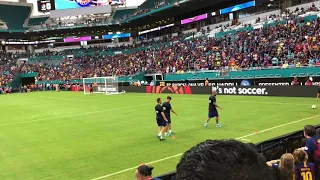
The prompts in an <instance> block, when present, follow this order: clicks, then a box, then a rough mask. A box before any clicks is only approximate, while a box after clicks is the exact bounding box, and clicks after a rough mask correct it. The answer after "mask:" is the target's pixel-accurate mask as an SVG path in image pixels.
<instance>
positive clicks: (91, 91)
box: [90, 84, 93, 95]
mask: <svg viewBox="0 0 320 180" xmlns="http://www.w3.org/2000/svg"><path fill="white" fill-rule="evenodd" d="M90 94H91V95H93V87H92V84H90Z"/></svg>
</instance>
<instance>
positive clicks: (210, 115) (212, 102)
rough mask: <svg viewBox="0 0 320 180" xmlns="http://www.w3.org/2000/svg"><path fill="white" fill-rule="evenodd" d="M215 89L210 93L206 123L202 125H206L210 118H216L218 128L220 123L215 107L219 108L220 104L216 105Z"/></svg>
mask: <svg viewBox="0 0 320 180" xmlns="http://www.w3.org/2000/svg"><path fill="white" fill-rule="evenodd" d="M216 95H217V92H216V91H212V95H211V96H210V97H209V113H208V119H207V121H206V123H205V124H204V127H208V123H209V121H210V119H211V118H214V117H215V118H216V127H218V128H220V127H222V125H220V124H219V113H218V110H217V108H219V109H221V110H222V108H221V107H220V106H218V105H217V100H216Z"/></svg>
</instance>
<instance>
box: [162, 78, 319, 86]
mask: <svg viewBox="0 0 320 180" xmlns="http://www.w3.org/2000/svg"><path fill="white" fill-rule="evenodd" d="M292 80H293V78H261V79H217V80H209V84H208V86H290V85H291V83H292ZM298 80H299V85H305V82H306V78H305V77H303V78H298ZM319 81H320V77H313V83H312V85H314V86H317V85H318V83H319ZM158 85H163V86H192V87H195V86H197V87H199V86H200V87H202V86H205V80H186V81H160V82H159V84H158Z"/></svg>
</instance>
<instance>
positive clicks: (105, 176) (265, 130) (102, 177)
mask: <svg viewBox="0 0 320 180" xmlns="http://www.w3.org/2000/svg"><path fill="white" fill-rule="evenodd" d="M319 116H320V114H319V115H315V116H311V117H308V118H304V119H300V120H297V121H292V122H290V123H285V124H281V125H279V126H274V127H271V128H268V129H264V130H261V131H257V132H254V133H251V134H248V135H245V136H241V137H238V138H235V139H236V140H244V141H250V140H248V139H244V138H246V137H250V136H253V135H256V134H260V133H263V132H267V131H271V130H273V129H277V128H280V127H283V126H287V125H291V124H295V123H299V122H303V121H306V120H309V119H314V118H317V117H319ZM250 142H251V141H250ZM182 154H183V153H180V154H176V155H173V156H169V157H166V158H163V159H159V160H155V161H151V162H148V163H146V164H154V163H158V162H161V161H165V160H167V159H171V158H175V157H178V156H181V155H182ZM137 167H138V166H136V167H132V168H128V169H124V170H121V171H118V172H115V173H111V174H107V175H104V176H101V177H98V178H94V179H91V180H100V179H104V178H107V177H111V176H114V175H117V174H121V173H124V172H127V171H131V170H134V169H136V168H137Z"/></svg>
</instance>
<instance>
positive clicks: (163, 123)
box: [155, 98, 168, 141]
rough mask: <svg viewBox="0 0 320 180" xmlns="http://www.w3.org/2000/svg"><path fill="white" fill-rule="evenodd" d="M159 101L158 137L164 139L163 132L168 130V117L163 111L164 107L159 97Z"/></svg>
mask: <svg viewBox="0 0 320 180" xmlns="http://www.w3.org/2000/svg"><path fill="white" fill-rule="evenodd" d="M157 103H158V104H157V105H156V107H155V111H156V120H157V124H158V133H159V134H158V135H157V137H158V138H159V139H160V141H163V140H164V139H163V138H162V134H163V133H164V132H166V130H167V125H168V119H167V118H166V116H165V114H164V112H163V107H162V106H161V104H162V101H161V98H157Z"/></svg>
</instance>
